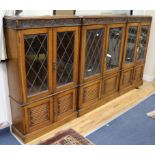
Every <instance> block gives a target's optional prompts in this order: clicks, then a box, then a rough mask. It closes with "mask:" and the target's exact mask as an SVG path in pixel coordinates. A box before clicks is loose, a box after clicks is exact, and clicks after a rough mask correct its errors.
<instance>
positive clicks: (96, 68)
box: [80, 25, 106, 83]
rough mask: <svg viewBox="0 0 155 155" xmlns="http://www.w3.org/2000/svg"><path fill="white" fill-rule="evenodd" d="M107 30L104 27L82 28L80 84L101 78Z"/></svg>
mask: <svg viewBox="0 0 155 155" xmlns="http://www.w3.org/2000/svg"><path fill="white" fill-rule="evenodd" d="M105 35H106V29H105V26H102V25H95V26H94V25H93V26H84V27H83V28H82V42H81V43H82V48H81V50H82V51H81V68H80V71H81V74H80V83H83V82H86V81H90V80H93V79H96V78H98V77H101V75H102V72H103V59H104V58H103V56H104V54H103V52H104V50H105Z"/></svg>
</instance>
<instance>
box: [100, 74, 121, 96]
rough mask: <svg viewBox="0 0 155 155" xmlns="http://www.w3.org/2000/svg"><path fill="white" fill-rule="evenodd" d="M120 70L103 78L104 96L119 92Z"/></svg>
mask: <svg viewBox="0 0 155 155" xmlns="http://www.w3.org/2000/svg"><path fill="white" fill-rule="evenodd" d="M119 77H120V76H119V72H118V73H115V74H110V75H108V76H105V77H104V78H103V83H102V96H103V97H107V96H109V95H112V94H114V93H117V92H118V88H119V87H118V86H119Z"/></svg>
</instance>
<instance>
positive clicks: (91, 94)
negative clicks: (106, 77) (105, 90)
mask: <svg viewBox="0 0 155 155" xmlns="http://www.w3.org/2000/svg"><path fill="white" fill-rule="evenodd" d="M83 89H84V90H83V103H86V102H89V101H91V100H94V99H97V98H99V90H100V85H99V83H97V84H93V85H90V86H87V87H85V88H83Z"/></svg>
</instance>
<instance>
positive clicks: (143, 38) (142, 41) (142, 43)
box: [137, 26, 149, 61]
mask: <svg viewBox="0 0 155 155" xmlns="http://www.w3.org/2000/svg"><path fill="white" fill-rule="evenodd" d="M148 33H149V27H148V26H142V27H141V33H140V38H139V50H138V57H137V59H138V61H140V60H142V59H144V55H145V50H146V47H147V37H148Z"/></svg>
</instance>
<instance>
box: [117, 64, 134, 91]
mask: <svg viewBox="0 0 155 155" xmlns="http://www.w3.org/2000/svg"><path fill="white" fill-rule="evenodd" d="M133 72H134V69H133V67H132V68H129V69H126V70H122V73H121V79H120V88H121V89H125V88H128V87H130V86H132V84H133Z"/></svg>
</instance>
